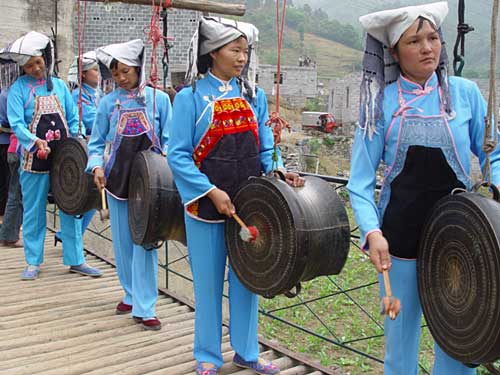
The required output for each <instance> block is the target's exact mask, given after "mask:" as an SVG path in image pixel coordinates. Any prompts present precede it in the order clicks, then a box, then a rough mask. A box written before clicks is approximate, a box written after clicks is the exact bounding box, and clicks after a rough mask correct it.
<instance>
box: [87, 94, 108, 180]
mask: <svg viewBox="0 0 500 375" xmlns="http://www.w3.org/2000/svg"><path fill="white" fill-rule="evenodd" d="M109 115H110V113H109V109H108V105H107V100H105V98H104V99H103V100H101V102H100V103H99V107H98V108H97V115H96V120H95V124H94V127H93V129H92V134H91V136H90V141H89V144H88V150H89V160H88V162H87V168H86V169H85V170H86V171H87V172H89V173H91V172H92V171H93V170H94V168H96V167H101V168H102V167H104V149H105V147H106V137H107V136H108V133H109V117H108V116H109Z"/></svg>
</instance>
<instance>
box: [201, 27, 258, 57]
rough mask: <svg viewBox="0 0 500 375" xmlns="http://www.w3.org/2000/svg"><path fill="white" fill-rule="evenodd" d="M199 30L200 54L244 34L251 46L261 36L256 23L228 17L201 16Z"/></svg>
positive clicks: (204, 53)
mask: <svg viewBox="0 0 500 375" xmlns="http://www.w3.org/2000/svg"><path fill="white" fill-rule="evenodd" d="M199 30H200V47H199V55H200V56H203V55H206V54H207V53H210V52H212V51H215V50H216V49H218V48H220V47H222V46H225V45H226V44H228V43H231V42H232V41H234V40H236V39H238V38H239V37H242V36H243V37H245V38H246V40H247V41H248V45H249V46H250V45H253V43H254V42H255V41H257V40H258V37H259V30H258V29H257V28H256V27H255V26H254V25H252V24H250V23H246V22H238V21H235V20H230V19H227V18H208V17H201V18H200V29H199Z"/></svg>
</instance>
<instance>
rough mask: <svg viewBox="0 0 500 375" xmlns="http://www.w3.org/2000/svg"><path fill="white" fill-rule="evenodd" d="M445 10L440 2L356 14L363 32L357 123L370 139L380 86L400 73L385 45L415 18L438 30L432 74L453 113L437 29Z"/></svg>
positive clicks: (374, 129)
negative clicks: (434, 66) (364, 39)
mask: <svg viewBox="0 0 500 375" xmlns="http://www.w3.org/2000/svg"><path fill="white" fill-rule="evenodd" d="M447 13H448V4H447V3H446V2H444V1H443V2H439V3H431V4H424V5H418V6H411V7H404V8H398V9H390V10H384V11H381V12H375V13H370V14H367V15H365V16H362V17H360V19H359V21H360V22H361V25H362V26H363V28H364V29H365V30H366V31H367V35H366V45H365V54H364V57H363V78H362V80H361V87H360V108H359V126H360V128H361V129H363V131H364V134H365V135H368V137H369V138H370V139H371V137H372V136H373V134H374V133H375V132H377V128H378V123H379V121H380V120H381V119H382V117H383V113H382V111H383V107H382V105H383V99H384V89H385V87H386V86H387V85H389V84H391V83H392V82H394V81H396V80H397V79H398V77H399V75H400V74H401V71H400V67H399V64H398V63H397V62H396V61H395V60H394V57H393V56H392V53H391V52H390V50H389V48H392V47H394V46H395V45H396V44H397V42H398V41H399V39H400V38H401V35H403V33H404V32H405V31H406V30H408V28H410V26H411V25H412V24H413V23H414V22H415V21H416V20H417V19H418V18H419V17H423V18H425V19H427V20H429V21H430V22H431V23H433V24H434V25H435V26H436V29H438V32H439V37H440V39H441V43H442V48H441V56H440V57H439V64H438V67H437V69H436V73H437V76H438V80H439V84H440V86H441V88H442V90H443V97H442V101H443V106H444V108H445V111H446V113H447V115H448V116H449V117H450V118H452V117H453V116H454V112H453V110H452V108H451V99H450V92H449V86H448V56H447V54H446V48H445V42H444V40H443V38H442V33H441V29H440V26H441V24H442V22H443V20H444V18H445V17H446V15H447Z"/></svg>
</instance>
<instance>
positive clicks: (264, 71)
mask: <svg viewBox="0 0 500 375" xmlns="http://www.w3.org/2000/svg"><path fill="white" fill-rule="evenodd" d="M281 76H282V77H283V78H282V84H281V88H280V97H281V98H282V99H283V100H284V101H286V102H287V103H288V104H290V105H292V106H294V107H299V108H302V107H303V106H304V104H305V102H306V99H307V98H315V97H316V96H317V88H318V72H317V70H316V68H313V67H300V66H290V65H285V66H282V67H281ZM275 79H276V66H275V65H267V64H260V65H259V69H258V83H259V86H260V87H261V88H262V89H263V90H264V91H265V93H266V94H267V95H268V96H275V95H276V82H275Z"/></svg>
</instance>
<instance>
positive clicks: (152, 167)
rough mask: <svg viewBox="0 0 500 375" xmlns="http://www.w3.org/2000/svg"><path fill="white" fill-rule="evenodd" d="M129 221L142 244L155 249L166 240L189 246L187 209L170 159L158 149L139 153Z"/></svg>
mask: <svg viewBox="0 0 500 375" xmlns="http://www.w3.org/2000/svg"><path fill="white" fill-rule="evenodd" d="M128 222H129V226H130V231H131V234H132V240H133V241H134V243H136V244H138V245H142V246H145V247H146V248H154V245H155V244H156V243H158V242H160V241H165V240H175V241H180V242H182V243H183V244H186V229H185V227H184V207H183V205H182V203H181V198H180V196H179V192H178V191H177V188H176V186H175V184H174V178H173V176H172V171H171V170H170V167H169V166H168V163H167V158H166V157H165V156H164V155H162V154H161V153H159V152H158V150H153V149H148V150H144V151H141V152H139V153H138V154H137V156H136V158H135V161H134V164H133V165H132V171H131V173H130V182H129V205H128Z"/></svg>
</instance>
